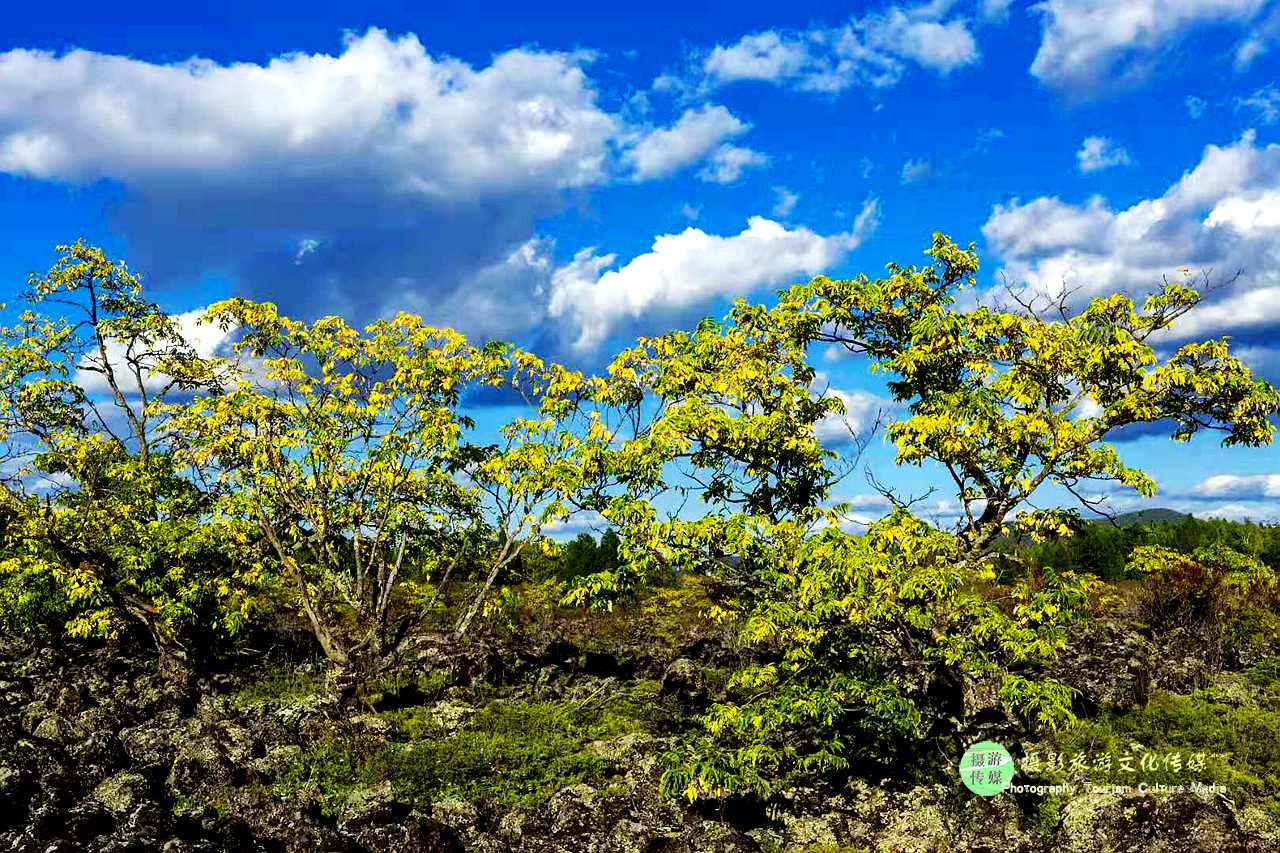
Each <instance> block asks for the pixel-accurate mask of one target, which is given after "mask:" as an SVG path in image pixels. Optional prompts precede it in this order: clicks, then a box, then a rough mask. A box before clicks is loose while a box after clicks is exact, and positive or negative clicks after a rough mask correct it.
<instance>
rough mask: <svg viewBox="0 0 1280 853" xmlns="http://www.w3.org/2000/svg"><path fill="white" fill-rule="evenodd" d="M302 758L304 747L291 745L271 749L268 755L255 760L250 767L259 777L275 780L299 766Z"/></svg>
mask: <svg viewBox="0 0 1280 853" xmlns="http://www.w3.org/2000/svg"><path fill="white" fill-rule="evenodd" d="M301 758H302V747H300V746H297V745H296V744H292V743H289V744H284V745H283V746H273V747H271V748H270V749H268V750H267V754H266V755H264V756H262V757H261V758H255V759H254V760H253V761H252V762H251V765H250V766H251V767H252V768H253V771H254V772H255V773H257V774H258V775H260V776H264V777H266V778H267V779H274V778H276V777H277V776H279V775H280V774H281V773H284V772H285V771H286V770H288V769H289V768H290V767H292V766H293V765H295V764H297V763H298V761H299V760H300V759H301Z"/></svg>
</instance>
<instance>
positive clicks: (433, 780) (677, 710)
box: [0, 626, 1280, 853]
mask: <svg viewBox="0 0 1280 853" xmlns="http://www.w3.org/2000/svg"><path fill="white" fill-rule="evenodd" d="M1092 630H1093V632H1094V633H1093V634H1091V635H1089V636H1082V637H1078V638H1077V642H1076V643H1075V645H1074V647H1073V652H1072V654H1070V655H1068V657H1067V659H1066V661H1065V662H1064V664H1063V666H1064V667H1066V668H1067V669H1069V670H1071V671H1072V673H1073V674H1074V675H1075V676H1077V677H1078V680H1080V681H1081V682H1082V684H1083V688H1084V691H1085V696H1084V701H1085V702H1086V703H1088V704H1090V705H1091V706H1092V707H1093V708H1094V709H1095V710H1098V711H1099V713H1103V712H1107V711H1110V712H1115V713H1122V712H1124V709H1125V708H1134V707H1139V706H1142V705H1143V704H1144V703H1146V702H1147V701H1148V700H1149V697H1150V696H1151V695H1152V694H1153V693H1158V692H1159V691H1161V690H1165V689H1170V688H1174V687H1176V688H1177V689H1181V690H1188V689H1193V688H1199V687H1201V685H1190V686H1188V685H1185V684H1183V685H1171V684H1165V683H1164V682H1165V681H1168V680H1169V679H1175V680H1176V679H1190V680H1192V681H1194V680H1195V679H1196V678H1198V677H1199V676H1198V675H1197V673H1196V671H1195V667H1194V666H1191V665H1189V664H1187V665H1182V664H1178V663H1176V662H1175V663H1167V664H1166V665H1164V666H1161V665H1159V663H1158V661H1159V660H1160V659H1161V654H1163V653H1164V652H1162V651H1161V650H1160V649H1159V648H1158V647H1157V645H1156V644H1154V643H1153V641H1152V640H1151V639H1150V638H1144V637H1143V636H1141V635H1140V634H1138V633H1134V632H1130V631H1126V630H1123V629H1120V628H1116V627H1114V626H1111V627H1105V626H1104V627H1101V628H1097V627H1095V628H1094V629H1092ZM724 654H726V652H725V650H724V648H723V647H722V645H720V644H719V643H718V641H717V640H716V639H715V638H714V637H711V638H706V637H704V638H702V639H700V640H698V641H695V642H692V643H685V644H683V645H681V646H678V647H677V646H671V647H666V648H663V649H662V650H661V651H660V653H652V649H650V653H647V654H639V653H634V654H611V653H606V652H600V651H584V650H583V649H582V648H579V647H577V646H575V645H573V644H572V643H569V642H565V641H558V642H552V643H546V644H543V645H541V646H536V647H531V648H526V649H521V650H519V651H513V650H511V649H503V648H500V647H495V646H487V647H486V646H477V647H476V648H475V649H473V650H472V652H471V653H470V654H468V655H462V656H459V655H453V656H450V657H448V658H447V659H445V658H441V657H439V656H433V655H431V654H430V653H428V650H423V651H421V652H420V655H419V659H418V661H417V662H416V663H410V664H409V665H408V666H407V667H406V672H405V673H403V674H401V675H400V676H398V678H397V679H395V680H392V681H388V682H386V683H385V684H383V685H382V686H381V688H380V689H378V690H376V691H374V692H372V693H370V694H369V695H367V696H365V697H364V701H363V707H359V708H356V709H351V708H343V707H341V706H340V705H339V704H338V702H337V701H336V700H335V699H333V698H331V692H329V691H327V690H326V689H325V686H324V683H323V679H322V678H321V677H320V676H319V675H318V670H317V671H314V672H313V670H311V669H310V668H309V667H308V666H307V665H306V664H305V663H302V662H299V661H296V660H289V659H287V658H285V659H277V660H275V661H274V662H272V663H268V662H264V661H263V660H261V659H254V660H252V661H248V662H246V661H240V662H239V663H236V662H234V661H233V662H229V663H228V664H227V665H226V666H225V667H224V672H222V673H219V674H213V675H210V676H208V677H207V678H205V679H203V680H200V681H197V682H196V683H195V684H194V685H193V687H192V688H191V689H190V690H181V689H177V688H174V687H173V686H171V684H170V683H169V682H167V681H165V680H164V679H162V678H161V677H160V676H159V675H157V674H156V672H155V671H154V665H153V664H151V663H149V662H148V661H147V659H146V658H145V656H143V655H139V654H133V655H130V654H128V653H126V652H124V651H121V650H119V649H116V648H112V647H105V646H104V647H97V648H69V649H65V650H62V651H55V650H50V649H41V650H36V651H32V650H30V649H23V648H16V647H15V648H10V649H9V650H8V651H7V652H6V653H5V654H4V655H3V659H0V850H13V851H40V853H64V851H65V853H71V851H143V850H163V851H169V853H180V852H181V851H193V853H194V851H258V850H261V851H352V853H355V851H439V852H440V853H452V851H481V852H484V851H493V852H494V853H497V851H503V853H507V851H529V853H553V851H556V853H559V851H566V852H568V851H572V853H606V851H607V852H608V853H613V852H614V851H619V853H659V851H662V853H711V851H744V852H745V851H763V852H764V853H775V852H776V851H809V853H820V851H821V853H836V851H859V850H875V851H892V852H893V853H906V851H922V853H923V851H939V853H941V851H975V853H976V851H1025V853H1033V851H1035V852H1036V853H1038V852H1039V851H1044V853H1048V852H1049V851H1071V853H1104V851H1116V853H1119V851H1135V853H1136V851H1169V853H1173V851H1257V852H1258V853H1263V851H1275V850H1280V826H1278V825H1277V822H1276V821H1275V819H1274V816H1272V815H1269V814H1268V813H1267V811H1266V808H1265V807H1264V806H1262V805H1258V804H1257V803H1256V802H1246V799H1247V798H1242V797H1238V796H1234V795H1232V794H1228V795H1226V796H1222V795H1212V794H1203V793H1182V794H1117V793H1079V794H1076V795H1072V796H1069V797H1061V796H1059V797H1056V798H1046V797H1043V796H1036V795H1018V796H1012V795H1008V794H1005V795H1001V796H999V797H996V798H993V799H983V798H979V797H975V796H972V795H970V794H968V793H967V792H966V791H964V789H963V788H961V787H960V786H959V785H957V784H956V783H955V782H954V780H952V779H939V780H938V781H936V782H934V783H931V784H921V783H918V782H916V783H905V782H895V781H894V780H881V781H867V780H862V779H854V780H852V781H849V782H847V783H846V784H844V785H843V786H842V787H840V788H839V789H837V790H826V791H818V790H793V791H789V792H787V793H786V794H785V795H783V796H781V797H778V798H776V799H775V800H773V801H770V802H767V803H759V802H753V801H750V800H747V799H729V800H725V801H722V802H716V803H711V804H698V805H697V806H688V805H686V804H684V803H682V802H679V801H676V800H672V799H669V798H664V797H662V796H660V795H659V794H658V786H657V780H658V778H659V776H660V774H661V756H662V755H663V753H665V752H666V751H667V750H668V749H670V748H671V747H672V746H673V745H674V743H675V742H676V739H677V738H679V737H680V736H681V735H682V733H684V732H685V731H687V730H688V729H689V728H690V727H691V726H692V724H693V721H694V720H695V719H696V712H697V709H698V708H699V707H700V706H703V705H705V703H706V702H707V701H708V700H709V699H710V698H713V697H714V695H715V693H716V691H717V689H718V687H717V679H719V678H720V677H721V675H722V672H721V669H720V668H719V664H720V663H722V657H723V655H724ZM1245 663H1247V662H1245ZM1237 681H1240V679H1237ZM1240 683H1244V682H1243V681H1240ZM1250 683H1251V684H1252V683H1253V682H1250ZM1269 689H1270V688H1265V689H1264V688H1259V687H1257V686H1256V684H1255V686H1254V687H1250V688H1248V689H1245V688H1241V690H1243V691H1244V693H1243V694H1241V695H1237V696H1236V698H1235V700H1234V701H1235V702H1236V704H1235V705H1220V704H1214V705H1206V707H1211V708H1219V707H1221V708H1230V709H1236V710H1241V712H1242V713H1243V712H1244V711H1248V712H1250V713H1253V711H1254V710H1257V714H1254V716H1251V717H1249V719H1250V720H1253V719H1255V718H1256V719H1258V720H1262V721H1263V723H1259V724H1260V725H1262V724H1265V725H1270V723H1267V722H1266V720H1269V719H1270V718H1269V717H1266V716H1265V713H1264V712H1265V705H1266V702H1267V701H1270V699H1269V697H1271V695H1272V694H1270V693H1267V692H1266V691H1267V690H1269ZM1249 691H1253V692H1252V693H1250V692H1249ZM1237 692H1239V691H1237ZM1218 698H1221V697H1218ZM1206 701H1207V700H1206ZM1215 701H1217V700H1216V699H1215ZM1223 701H1226V700H1223ZM1251 702H1252V703H1253V705H1250V704H1249V703H1251ZM1255 706H1256V708H1255ZM1211 713H1216V712H1211ZM1258 715H1262V716H1258ZM1126 719H1127V718H1126ZM1277 719H1280V717H1278V718H1277ZM1117 731H1118V729H1117ZM1276 733H1277V734H1278V735H1280V728H1278V729H1277V732H1276ZM1259 760H1261V759H1259ZM1255 775H1256V773H1255ZM1047 781H1053V780H1052V779H1048V780H1047ZM1262 784H1263V785H1265V784H1268V783H1267V781H1266V778H1265V777H1264V778H1263V781H1262ZM1253 793H1254V794H1259V792H1258V791H1256V790H1255V791H1254V792H1253ZM1266 793H1267V792H1266V791H1265V790H1263V791H1261V792H1260V794H1261V795H1264V796H1263V801H1265V794H1266ZM1272 793H1273V794H1275V793H1280V792H1272ZM1254 799H1255V800H1257V799H1258V798H1257V797H1256V796H1255V797H1254Z"/></svg>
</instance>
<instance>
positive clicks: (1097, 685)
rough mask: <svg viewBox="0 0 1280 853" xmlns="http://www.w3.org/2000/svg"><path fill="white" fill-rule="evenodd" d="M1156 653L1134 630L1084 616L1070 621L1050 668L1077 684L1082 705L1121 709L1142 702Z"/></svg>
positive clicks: (1153, 666)
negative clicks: (1064, 641) (1074, 622)
mask: <svg viewBox="0 0 1280 853" xmlns="http://www.w3.org/2000/svg"><path fill="white" fill-rule="evenodd" d="M1156 659H1157V658H1156V650H1155V647H1154V646H1153V645H1152V644H1151V642H1150V641H1149V640H1147V639H1145V638H1144V637H1142V636H1141V635H1139V634H1138V633H1137V632H1136V631H1135V630H1131V629H1128V628H1126V627H1125V626H1124V625H1122V624H1119V623H1117V622H1111V621H1102V620H1089V621H1086V622H1083V623H1080V624H1079V625H1076V626H1073V628H1072V629H1071V640H1070V642H1069V644H1068V646H1067V648H1066V649H1064V650H1063V652H1062V655H1061V657H1060V658H1059V660H1058V662H1057V663H1055V664H1054V665H1053V667H1052V669H1051V674H1052V675H1053V676H1054V677H1056V678H1059V679H1061V680H1062V681H1064V682H1065V683H1067V684H1069V685H1071V686H1072V687H1074V688H1076V689H1077V690H1079V691H1080V694H1081V701H1082V704H1083V705H1084V706H1085V707H1086V708H1099V709H1110V710H1125V709H1128V708H1132V707H1134V706H1137V705H1142V704H1145V703H1146V701H1147V695H1148V693H1149V691H1150V688H1151V681H1152V676H1153V673H1154V672H1155V670H1156V669H1157V667H1156V665H1155V661H1156ZM1160 660H1161V664H1160V666H1161V667H1164V666H1166V664H1167V661H1165V660H1164V659H1163V658H1161V659H1160Z"/></svg>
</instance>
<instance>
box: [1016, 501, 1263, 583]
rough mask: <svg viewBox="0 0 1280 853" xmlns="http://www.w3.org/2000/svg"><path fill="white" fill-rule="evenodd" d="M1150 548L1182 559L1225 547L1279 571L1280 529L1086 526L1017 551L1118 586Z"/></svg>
mask: <svg viewBox="0 0 1280 853" xmlns="http://www.w3.org/2000/svg"><path fill="white" fill-rule="evenodd" d="M1150 546H1154V547H1161V548H1168V549H1171V550H1174V551H1179V552H1181V553H1184V554H1192V553H1195V552H1196V551H1197V550H1199V549H1202V548H1207V547H1212V546H1222V547H1226V548H1229V549H1231V550H1232V551H1235V552H1237V553H1240V554H1245V555H1248V556H1250V557H1253V558H1254V559H1256V560H1259V561H1261V562H1262V563H1263V564H1265V565H1266V566H1268V567H1270V568H1272V569H1275V570H1277V571H1280V525H1277V524H1261V523H1256V522H1249V521H1229V520H1226V519H1220V518H1207V519H1201V518H1195V517H1194V516H1190V515H1188V516H1184V517H1182V518H1180V519H1177V520H1173V521H1162V522H1156V523H1142V524H1125V525H1114V524H1111V523H1109V522H1106V521H1098V522H1094V523H1091V524H1082V525H1079V526H1078V528H1077V529H1076V530H1075V532H1074V533H1073V535H1071V536H1067V537H1060V538H1054V539H1051V540H1046V541H1042V542H1036V543H1031V542H1028V543H1025V544H1023V545H1021V546H1019V549H1018V550H1020V551H1021V553H1022V555H1023V556H1024V558H1025V560H1026V562H1027V563H1029V564H1030V565H1032V566H1035V567H1037V568H1042V569H1043V568H1046V567H1059V568H1073V569H1077V570H1079V571H1085V572H1090V573H1092V574H1096V575H1098V576H1099V577H1101V578H1103V579H1104V580H1108V581H1118V580H1126V579H1132V578H1133V574H1132V572H1130V571H1128V565H1129V560H1130V556H1131V555H1132V554H1133V552H1134V550H1135V549H1137V548H1141V547H1150ZM1010 570H1016V569H1013V568H1011V569H1010Z"/></svg>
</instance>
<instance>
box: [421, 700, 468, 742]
mask: <svg viewBox="0 0 1280 853" xmlns="http://www.w3.org/2000/svg"><path fill="white" fill-rule="evenodd" d="M475 713H476V709H475V708H473V707H472V706H470V705H468V704H466V703H465V702H459V701H458V700H456V699H442V700H441V701H439V702H436V703H434V704H433V705H431V718H432V719H433V720H435V721H436V725H438V726H440V728H442V729H444V730H445V732H446V733H450V734H452V733H453V732H456V731H458V729H461V728H462V727H463V726H465V725H466V724H467V723H468V722H469V721H470V720H471V718H472V717H473V716H475Z"/></svg>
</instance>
